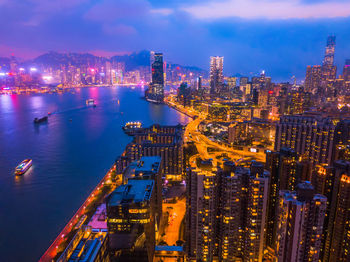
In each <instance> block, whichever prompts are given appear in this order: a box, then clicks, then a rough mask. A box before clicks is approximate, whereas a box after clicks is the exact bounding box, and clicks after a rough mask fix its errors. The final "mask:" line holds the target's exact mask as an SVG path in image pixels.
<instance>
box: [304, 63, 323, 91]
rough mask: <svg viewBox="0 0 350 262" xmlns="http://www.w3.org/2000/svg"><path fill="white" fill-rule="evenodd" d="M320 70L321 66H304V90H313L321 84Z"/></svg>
mask: <svg viewBox="0 0 350 262" xmlns="http://www.w3.org/2000/svg"><path fill="white" fill-rule="evenodd" d="M321 77H322V70H321V66H319V65H315V66H308V67H307V68H306V77H305V91H306V92H315V91H316V90H317V89H318V88H319V87H320V85H321Z"/></svg>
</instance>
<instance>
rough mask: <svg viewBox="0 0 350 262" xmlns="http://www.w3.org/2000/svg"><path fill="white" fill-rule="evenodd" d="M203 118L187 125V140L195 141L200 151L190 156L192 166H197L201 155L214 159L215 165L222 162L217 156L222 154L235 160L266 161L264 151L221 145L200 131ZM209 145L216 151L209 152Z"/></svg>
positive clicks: (203, 157)
mask: <svg viewBox="0 0 350 262" xmlns="http://www.w3.org/2000/svg"><path fill="white" fill-rule="evenodd" d="M203 120H204V119H203V118H202V117H198V118H196V119H195V120H193V121H191V122H190V123H189V124H188V125H187V127H186V130H185V142H194V144H195V145H196V148H197V151H198V155H195V156H192V157H191V158H190V164H191V166H192V167H195V166H196V164H195V160H196V158H197V157H201V158H202V159H210V158H211V159H213V165H214V166H217V165H218V164H222V161H220V160H218V158H217V157H218V156H220V155H222V154H226V155H227V157H225V158H229V159H231V160H232V161H235V162H241V161H243V160H246V159H255V160H257V161H261V162H264V161H265V154H264V153H262V152H261V153H253V152H247V151H243V150H235V149H233V148H231V147H228V146H225V145H220V144H219V143H216V142H215V141H212V140H210V139H209V138H208V137H207V136H205V135H203V134H202V133H200V132H199V131H198V126H199V124H200V123H201V122H202V121H203ZM208 147H211V148H213V149H214V150H215V151H214V152H208Z"/></svg>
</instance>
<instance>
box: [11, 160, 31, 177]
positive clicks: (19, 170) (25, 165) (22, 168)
mask: <svg viewBox="0 0 350 262" xmlns="http://www.w3.org/2000/svg"><path fill="white" fill-rule="evenodd" d="M32 162H33V161H32V160H31V159H25V160H23V161H22V162H21V163H20V164H19V165H18V166H17V167H16V169H15V175H23V174H24V173H25V172H27V171H28V169H29V168H30V167H31V166H32Z"/></svg>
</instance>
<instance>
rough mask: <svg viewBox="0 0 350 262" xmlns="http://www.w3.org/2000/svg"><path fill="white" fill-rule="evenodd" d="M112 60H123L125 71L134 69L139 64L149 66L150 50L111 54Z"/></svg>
mask: <svg viewBox="0 0 350 262" xmlns="http://www.w3.org/2000/svg"><path fill="white" fill-rule="evenodd" d="M111 61H113V62H124V63H125V69H126V70H127V71H131V70H135V69H136V68H137V67H139V66H150V61H151V60H150V52H149V51H146V50H143V51H140V52H135V53H132V54H130V55H123V56H113V57H112V58H111Z"/></svg>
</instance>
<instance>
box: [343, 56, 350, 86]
mask: <svg viewBox="0 0 350 262" xmlns="http://www.w3.org/2000/svg"><path fill="white" fill-rule="evenodd" d="M343 79H344V80H345V81H350V59H346V60H345V65H344V68H343Z"/></svg>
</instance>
